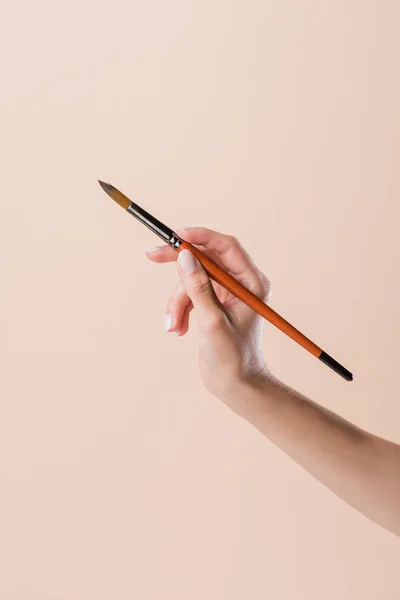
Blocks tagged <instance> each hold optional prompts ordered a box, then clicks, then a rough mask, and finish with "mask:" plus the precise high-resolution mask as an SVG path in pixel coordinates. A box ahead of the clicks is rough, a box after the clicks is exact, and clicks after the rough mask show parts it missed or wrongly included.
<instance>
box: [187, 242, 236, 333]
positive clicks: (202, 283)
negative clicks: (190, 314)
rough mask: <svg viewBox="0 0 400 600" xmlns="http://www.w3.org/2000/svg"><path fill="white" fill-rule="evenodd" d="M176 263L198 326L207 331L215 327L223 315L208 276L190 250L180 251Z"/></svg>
mask: <svg viewBox="0 0 400 600" xmlns="http://www.w3.org/2000/svg"><path fill="white" fill-rule="evenodd" d="M177 262H178V267H179V274H180V277H181V279H182V283H183V285H184V287H185V290H186V293H187V295H188V296H189V298H190V299H191V301H192V303H193V306H194V308H195V311H194V312H195V315H196V320H197V323H198V325H199V326H200V327H202V328H203V327H204V328H207V329H208V328H209V327H211V326H213V324H215V325H216V326H217V325H218V323H219V324H220V323H221V321H222V320H223V318H224V316H225V315H224V312H223V310H222V308H221V304H220V302H219V300H218V298H217V296H216V294H215V291H214V288H213V286H212V283H211V280H210V278H209V276H208V274H207V273H206V271H205V270H204V268H203V266H202V265H201V264H200V262H199V261H198V260H197V258H196V257H195V256H194V254H192V253H191V252H190V250H186V249H185V250H181V251H180V252H179V255H178V261H177Z"/></svg>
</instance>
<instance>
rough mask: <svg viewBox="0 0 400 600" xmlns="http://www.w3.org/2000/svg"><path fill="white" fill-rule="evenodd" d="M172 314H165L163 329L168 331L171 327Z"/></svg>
mask: <svg viewBox="0 0 400 600" xmlns="http://www.w3.org/2000/svg"><path fill="white" fill-rule="evenodd" d="M172 321H173V318H172V315H171V313H168V314H167V316H166V317H165V322H164V329H165V331H169V330H170V329H171V327H172Z"/></svg>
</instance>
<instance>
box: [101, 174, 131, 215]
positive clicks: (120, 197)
mask: <svg viewBox="0 0 400 600" xmlns="http://www.w3.org/2000/svg"><path fill="white" fill-rule="evenodd" d="M99 184H100V185H101V187H102V188H103V190H104V191H105V192H106V193H107V194H108V195H109V196H110V198H112V199H113V200H114V202H116V203H117V204H119V205H120V206H122V208H124V209H125V210H128V208H129V205H130V203H131V201H130V200H129V198H127V197H126V196H125V195H124V194H123V193H122V192H120V191H119V190H117V188H115V187H114V186H113V185H110V184H109V183H104V181H100V180H99Z"/></svg>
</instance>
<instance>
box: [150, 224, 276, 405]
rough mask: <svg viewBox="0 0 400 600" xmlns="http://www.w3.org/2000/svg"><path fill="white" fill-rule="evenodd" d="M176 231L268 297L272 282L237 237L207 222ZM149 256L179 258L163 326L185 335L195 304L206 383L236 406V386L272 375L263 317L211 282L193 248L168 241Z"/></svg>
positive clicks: (160, 260)
mask: <svg viewBox="0 0 400 600" xmlns="http://www.w3.org/2000/svg"><path fill="white" fill-rule="evenodd" d="M178 232H179V236H180V237H181V238H182V239H184V240H185V241H187V242H190V243H191V244H194V245H196V246H199V247H200V249H201V250H202V251H203V252H205V253H206V254H208V256H210V257H211V258H212V259H213V260H214V261H215V262H216V263H218V264H219V265H220V266H221V267H223V268H224V269H225V270H226V271H228V272H229V273H230V274H231V275H232V276H233V277H235V279H237V280H238V281H240V283H242V284H243V285H244V286H245V287H247V288H248V289H249V290H250V291H252V292H253V293H254V294H256V295H257V296H258V297H259V298H261V299H262V300H263V301H264V302H267V300H268V298H269V295H270V283H269V281H268V279H267V278H266V277H265V275H264V274H263V273H262V272H261V271H260V270H259V269H258V268H257V267H256V265H255V264H254V262H253V260H252V259H251V258H250V256H249V255H248V253H247V252H246V251H245V249H244V248H243V247H242V246H241V244H240V243H239V242H238V240H237V239H236V238H234V237H232V236H229V235H224V234H222V233H217V232H216V231H212V230H210V229H205V228H204V227H193V228H181V229H179V230H178ZM146 255H147V257H148V258H149V259H150V260H151V261H153V262H157V263H164V262H171V261H177V267H178V273H179V276H180V282H179V284H178V286H177V287H176V289H175V291H174V292H173V294H172V295H171V296H170V298H169V301H168V304H167V315H166V319H165V328H166V330H167V331H170V332H174V333H175V334H176V335H179V336H182V335H185V334H186V333H187V331H188V329H189V314H190V312H191V310H192V309H193V308H194V315H195V318H196V321H197V328H198V339H199V363H200V373H201V376H202V379H203V382H204V385H205V386H206V388H207V389H208V390H209V391H210V392H211V393H213V394H215V395H216V396H218V397H219V398H221V399H222V400H224V401H225V402H226V403H227V404H229V405H230V407H231V408H232V409H233V410H237V409H238V408H239V407H238V406H235V402H239V401H238V400H236V399H235V397H236V394H232V391H233V390H235V388H236V387H237V385H238V384H240V383H242V382H251V381H255V380H257V379H258V378H260V377H264V376H267V377H268V370H267V368H266V365H265V363H264V359H263V356H262V348H261V336H262V325H263V319H262V317H260V316H259V315H258V314H257V313H255V312H254V311H253V310H252V309H251V308H249V307H248V306H247V305H246V304H244V303H243V302H241V301H240V300H238V299H237V298H236V297H235V296H233V295H232V294H231V293H230V292H228V291H227V290H225V288H223V287H222V286H220V285H219V284H218V283H216V282H214V281H212V280H211V279H210V278H209V277H208V275H207V273H206V271H205V270H204V268H203V267H202V265H201V264H200V263H199V262H198V260H197V259H196V258H195V256H194V255H193V254H192V253H191V252H190V251H189V250H182V251H181V252H179V253H177V252H176V250H174V249H173V248H171V247H170V246H156V247H155V248H151V249H149V250H146Z"/></svg>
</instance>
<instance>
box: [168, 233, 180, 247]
mask: <svg viewBox="0 0 400 600" xmlns="http://www.w3.org/2000/svg"><path fill="white" fill-rule="evenodd" d="M182 242H183V240H181V238H180V237H178V236H177V235H176V233H174V234H173V235H172V236H171V238H170V239H169V240H168V244H169V245H170V246H172V247H173V248H175V250H178V248H179V247H180V245H181V244H182Z"/></svg>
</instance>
